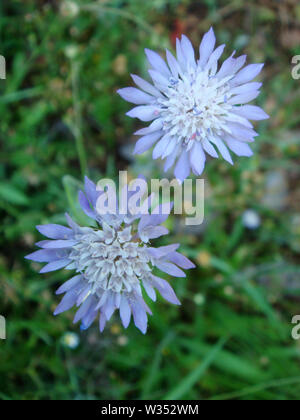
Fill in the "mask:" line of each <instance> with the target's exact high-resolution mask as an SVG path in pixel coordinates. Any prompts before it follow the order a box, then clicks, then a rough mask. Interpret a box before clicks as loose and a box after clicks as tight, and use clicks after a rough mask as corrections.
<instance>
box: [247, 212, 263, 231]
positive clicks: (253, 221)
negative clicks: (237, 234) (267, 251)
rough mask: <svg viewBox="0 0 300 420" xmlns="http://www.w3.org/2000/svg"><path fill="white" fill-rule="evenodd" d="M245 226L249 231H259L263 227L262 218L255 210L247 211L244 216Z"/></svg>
mask: <svg viewBox="0 0 300 420" xmlns="http://www.w3.org/2000/svg"><path fill="white" fill-rule="evenodd" d="M243 225H244V226H245V227H246V228H248V229H252V230H254V229H258V228H259V227H260V225H261V218H260V215H259V214H258V213H256V211H254V210H247V211H245V213H244V214H243Z"/></svg>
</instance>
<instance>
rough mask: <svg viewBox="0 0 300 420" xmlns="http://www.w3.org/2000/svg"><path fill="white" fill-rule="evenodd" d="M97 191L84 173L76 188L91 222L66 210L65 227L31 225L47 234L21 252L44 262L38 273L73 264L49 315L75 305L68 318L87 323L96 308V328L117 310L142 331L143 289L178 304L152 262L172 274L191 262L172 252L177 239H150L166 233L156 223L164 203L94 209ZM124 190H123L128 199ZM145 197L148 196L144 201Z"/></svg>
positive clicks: (167, 208)
mask: <svg viewBox="0 0 300 420" xmlns="http://www.w3.org/2000/svg"><path fill="white" fill-rule="evenodd" d="M102 193H103V192H102ZM102 193H101V192H99V191H97V189H96V185H95V184H94V183H93V182H92V181H90V180H89V179H88V178H86V180H85V191H84V192H82V191H80V193H79V202H80V205H81V207H82V209H83V211H84V212H85V213H86V214H87V215H88V216H89V217H90V218H91V219H93V221H94V222H93V223H94V227H80V226H79V225H77V224H76V223H75V222H74V221H73V220H72V219H71V217H70V216H69V215H68V214H66V219H67V222H68V225H69V227H64V226H60V225H53V224H50V225H42V226H37V229H38V231H39V232H40V233H42V234H43V235H44V236H46V237H47V238H49V239H48V240H45V241H42V242H38V243H37V246H39V247H40V248H41V249H40V250H39V251H36V252H34V253H33V254H30V255H28V256H27V257H26V258H27V259H30V260H32V261H36V262H46V263H47V264H46V265H45V267H44V268H43V269H42V270H41V273H47V272H51V271H55V270H58V269H60V268H65V269H67V270H75V272H76V275H75V276H74V277H72V278H71V279H70V280H68V281H67V282H66V283H64V284H63V285H62V286H61V287H60V288H59V289H58V290H57V294H63V293H64V294H65V295H64V297H63V299H62V301H61V302H60V304H59V305H58V307H57V308H56V310H55V313H54V314H55V315H57V314H60V313H62V312H64V311H67V310H68V309H70V308H72V307H73V306H76V307H77V308H78V310H77V312H76V315H75V318H74V322H75V323H76V322H78V321H81V328H82V329H87V328H88V327H89V326H90V325H91V324H92V322H93V321H94V320H95V319H96V318H97V316H98V315H99V314H100V317H99V322H100V331H101V332H102V331H103V329H104V327H105V324H106V322H107V321H108V320H110V318H111V316H112V314H113V313H114V312H115V311H119V313H120V317H121V320H122V323H123V325H124V327H125V328H127V327H128V325H129V323H130V319H131V315H133V319H134V323H135V325H136V326H137V327H138V328H139V329H140V330H141V331H142V332H143V333H145V332H146V330H147V313H149V314H151V311H150V309H149V307H148V306H147V304H146V303H145V301H144V298H143V294H144V293H146V294H147V295H148V296H149V297H150V299H152V300H153V301H155V300H156V292H155V289H157V290H158V291H159V293H160V294H161V295H162V297H163V298H164V299H166V300H167V301H169V302H170V303H173V304H175V305H179V304H180V302H179V300H178V299H177V297H176V295H175V292H174V290H173V288H172V287H171V286H170V285H169V283H168V282H167V281H166V280H164V279H162V278H160V277H157V276H156V275H154V274H153V273H152V271H153V268H154V267H157V268H158V269H159V270H160V271H163V272H164V273H167V274H169V275H171V276H174V277H185V273H184V272H183V271H182V270H181V268H183V269H189V268H193V267H194V264H193V263H191V262H190V261H189V260H188V259H187V258H186V257H184V256H183V255H181V254H180V253H179V252H177V249H178V248H179V244H173V245H168V246H163V247H159V248H153V247H152V246H151V245H150V240H151V239H154V238H159V237H161V236H163V235H166V234H167V233H168V230H167V229H166V228H165V227H164V226H161V224H162V223H163V222H164V221H165V220H166V219H167V218H168V216H169V213H170V211H171V208H172V206H171V205H170V204H168V205H160V206H158V208H157V211H156V212H155V211H153V212H152V214H148V215H146V214H145V215H142V214H141V213H140V214H138V213H136V212H133V211H131V210H130V209H129V210H128V212H127V214H122V215H121V214H120V212H119V211H117V213H116V214H114V215H111V214H105V215H100V213H99V212H98V211H97V207H98V206H96V204H97V201H98V199H99V197H100V195H101V194H102ZM130 194H132V193H131V192H128V199H129V198H130ZM148 202H149V203H150V200H149V199H147V200H146V203H147V206H148ZM129 207H130V206H129ZM98 209H99V207H98ZM154 213H156V214H154ZM179 267H181V268H179Z"/></svg>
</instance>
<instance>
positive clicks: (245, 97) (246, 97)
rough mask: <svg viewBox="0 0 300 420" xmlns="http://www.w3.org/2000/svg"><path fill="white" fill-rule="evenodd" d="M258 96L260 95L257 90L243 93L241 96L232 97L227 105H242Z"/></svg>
mask: <svg viewBox="0 0 300 420" xmlns="http://www.w3.org/2000/svg"><path fill="white" fill-rule="evenodd" d="M259 94H260V91H259V90H254V91H251V92H245V93H242V94H241V95H237V96H233V97H232V98H231V99H229V100H228V103H229V104H231V105H243V104H246V103H248V102H251V101H253V100H254V99H255V98H257V97H258V95H259Z"/></svg>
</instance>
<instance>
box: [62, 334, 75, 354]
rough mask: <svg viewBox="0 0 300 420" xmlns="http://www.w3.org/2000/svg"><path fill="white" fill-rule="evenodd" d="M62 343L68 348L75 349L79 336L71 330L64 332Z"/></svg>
mask: <svg viewBox="0 0 300 420" xmlns="http://www.w3.org/2000/svg"><path fill="white" fill-rule="evenodd" d="M61 341H62V344H63V345H64V346H65V347H68V348H69V349H72V350H74V349H76V348H77V347H78V346H79V337H78V335H77V334H75V333H73V332H66V333H65V334H64V335H63V337H62V340H61Z"/></svg>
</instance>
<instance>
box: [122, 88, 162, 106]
mask: <svg viewBox="0 0 300 420" xmlns="http://www.w3.org/2000/svg"><path fill="white" fill-rule="evenodd" d="M117 93H118V94H119V95H120V96H121V97H122V98H123V99H125V101H127V102H131V103H133V104H135V105H145V104H149V103H150V102H152V101H153V100H154V97H153V96H150V95H148V94H147V93H145V92H142V91H141V90H139V89H136V88H133V87H128V88H124V89H119V90H118V91H117Z"/></svg>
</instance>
